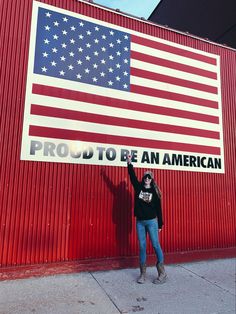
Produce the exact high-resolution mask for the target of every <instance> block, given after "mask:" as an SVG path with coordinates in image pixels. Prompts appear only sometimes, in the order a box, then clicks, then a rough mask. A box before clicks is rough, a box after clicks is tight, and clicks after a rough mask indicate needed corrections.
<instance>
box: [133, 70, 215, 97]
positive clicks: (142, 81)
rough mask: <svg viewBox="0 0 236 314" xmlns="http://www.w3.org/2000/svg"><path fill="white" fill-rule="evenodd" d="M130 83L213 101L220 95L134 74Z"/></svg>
mask: <svg viewBox="0 0 236 314" xmlns="http://www.w3.org/2000/svg"><path fill="white" fill-rule="evenodd" d="M130 83H131V84H133V85H138V86H142V87H148V88H153V89H158V90H162V91H166V92H171V93H177V94H180V95H187V96H192V97H197V98H201V99H207V100H212V101H217V100H218V96H217V95H216V94H212V93H207V92H203V91H198V90H196V89H192V88H187V87H181V86H177V85H173V84H168V83H162V82H158V81H153V80H149V79H146V78H141V77H138V76H132V75H131V76H130Z"/></svg>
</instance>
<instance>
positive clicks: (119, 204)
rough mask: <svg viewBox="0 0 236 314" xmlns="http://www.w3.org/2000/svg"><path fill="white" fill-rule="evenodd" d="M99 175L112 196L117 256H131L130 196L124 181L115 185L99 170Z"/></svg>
mask: <svg viewBox="0 0 236 314" xmlns="http://www.w3.org/2000/svg"><path fill="white" fill-rule="evenodd" d="M101 175H102V177H103V179H104V182H105V183H106V185H107V187H108V189H109V190H110V192H111V193H112V194H113V205H112V221H113V224H114V225H115V232H116V244H117V248H118V252H119V256H127V255H131V250H130V248H131V246H130V235H131V232H132V195H131V193H130V192H129V190H128V184H127V182H126V180H123V181H121V182H120V183H119V184H118V185H115V184H114V183H113V182H112V181H111V179H110V178H109V177H108V176H107V175H106V173H105V170H104V169H102V170H101Z"/></svg>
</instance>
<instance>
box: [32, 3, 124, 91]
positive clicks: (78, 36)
mask: <svg viewBox="0 0 236 314" xmlns="http://www.w3.org/2000/svg"><path fill="white" fill-rule="evenodd" d="M34 73H36V74H41V75H46V76H52V77H56V78H63V79H66V80H72V81H77V82H82V83H87V84H93V85H98V86H102V87H109V88H114V89H119V90H123V91H129V90H130V35H129V34H128V33H125V32H121V31H118V30H115V29H112V28H109V27H105V26H101V25H97V24H94V23H91V22H88V21H85V20H82V19H78V18H75V17H72V16H69V15H64V14H61V13H58V12H54V11H50V10H45V9H42V8H39V13H38V25H37V35H36V49H35V64H34Z"/></svg>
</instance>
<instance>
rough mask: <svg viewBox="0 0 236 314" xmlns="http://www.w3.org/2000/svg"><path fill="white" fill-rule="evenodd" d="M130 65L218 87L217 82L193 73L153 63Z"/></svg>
mask: <svg viewBox="0 0 236 314" xmlns="http://www.w3.org/2000/svg"><path fill="white" fill-rule="evenodd" d="M130 65H131V67H133V68H137V69H141V70H144V69H145V70H146V71H150V72H154V73H159V74H164V75H168V76H172V77H175V78H179V79H183V80H186V81H191V82H196V83H201V84H205V85H210V86H214V87H218V82H217V80H214V79H210V78H207V77H205V76H201V75H196V74H191V73H187V72H183V71H179V70H174V69H171V68H166V67H164V66H159V65H155V64H152V63H147V62H143V61H140V60H135V59H131V60H130Z"/></svg>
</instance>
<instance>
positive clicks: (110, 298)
mask: <svg viewBox="0 0 236 314" xmlns="http://www.w3.org/2000/svg"><path fill="white" fill-rule="evenodd" d="M90 275H91V276H92V277H93V279H94V280H95V281H96V282H97V284H98V285H99V287H100V288H101V289H102V290H103V291H104V293H105V294H106V296H107V297H108V298H109V300H110V301H111V302H112V304H113V305H114V306H115V308H116V309H117V310H118V312H119V313H121V314H122V311H121V310H120V309H119V307H118V306H117V305H116V304H115V302H114V301H113V299H112V297H111V296H110V295H109V294H108V293H107V292H106V290H105V289H104V288H103V286H102V285H101V284H100V282H99V281H98V280H97V278H96V277H95V276H94V275H93V273H91V272H90Z"/></svg>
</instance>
